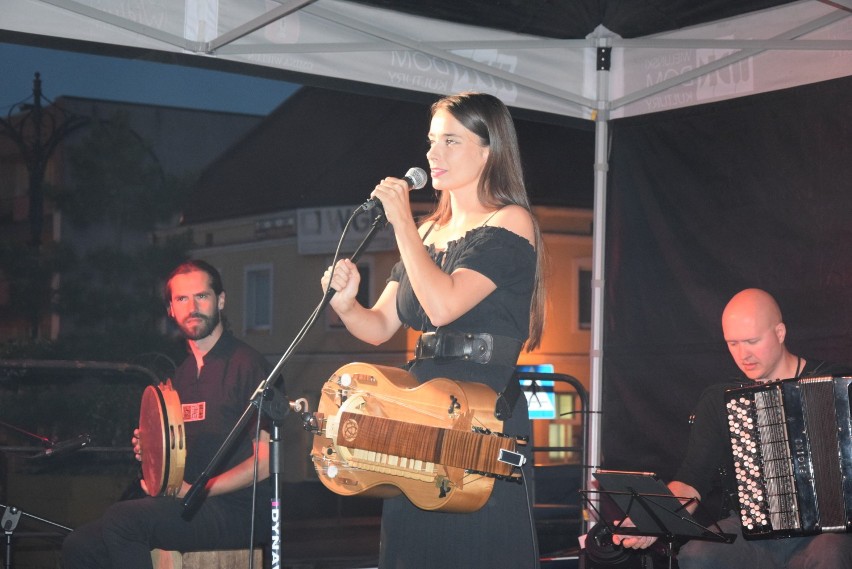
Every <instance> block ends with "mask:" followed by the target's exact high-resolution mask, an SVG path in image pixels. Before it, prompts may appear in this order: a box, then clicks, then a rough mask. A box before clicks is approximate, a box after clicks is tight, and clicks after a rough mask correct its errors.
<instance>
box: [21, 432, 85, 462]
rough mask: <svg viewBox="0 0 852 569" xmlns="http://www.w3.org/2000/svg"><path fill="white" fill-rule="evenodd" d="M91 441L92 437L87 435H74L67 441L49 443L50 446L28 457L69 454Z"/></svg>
mask: <svg viewBox="0 0 852 569" xmlns="http://www.w3.org/2000/svg"><path fill="white" fill-rule="evenodd" d="M91 442H92V437H90V436H89V435H80V436H78V437H74V438H73V439H68V440H67V441H62V442H60V443H54V444H52V445H50V447H48V448H46V449H44V450H43V451H41V452H40V453H38V454H34V455H33V456H31V457H30V458H48V457H53V458H55V457H57V456H62V455H65V454H71V453H72V452H74V451H77V450H80V449H81V448H84V447H86V446H88V445H89V443H91Z"/></svg>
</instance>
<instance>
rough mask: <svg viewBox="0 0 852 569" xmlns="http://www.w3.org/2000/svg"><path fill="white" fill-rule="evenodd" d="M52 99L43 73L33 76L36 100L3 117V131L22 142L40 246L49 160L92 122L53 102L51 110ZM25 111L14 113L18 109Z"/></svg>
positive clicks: (33, 230)
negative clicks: (44, 90)
mask: <svg viewBox="0 0 852 569" xmlns="http://www.w3.org/2000/svg"><path fill="white" fill-rule="evenodd" d="M42 100H44V101H47V102H48V103H51V104H52V102H51V101H50V100H48V99H47V98H46V97H45V96H44V95H43V94H42V91H41V74H39V73H38V72H36V74H35V78H34V79H33V96H32V103H23V104H21V105H17V107H14V106H13V107H12V108H11V109H10V110H9V114H8V115H7V117H6V118H5V119H3V118H0V134H3V135H5V136H7V137H8V138H10V139H11V140H12V141H14V142H15V144H16V145H17V146H18V149H19V151H20V153H21V156H22V157H23V158H24V162H25V163H26V166H27V172H28V174H29V188H28V190H29V192H28V197H29V215H28V219H29V226H30V228H29V229H30V232H29V234H30V235H29V237H30V239H29V245H30V246H31V247H32V248H33V249H34V250H36V251H37V250H39V249H40V247H41V244H42V233H43V230H44V176H45V171H46V170H47V163H48V161H49V160H50V157H51V156H52V155H53V152H54V151H55V150H56V148H57V146H58V145H59V143H60V142H61V141H62V140H63V139H64V138H65V137H66V136H68V135H69V134H71V133H72V132H74V131H75V130H77V129H79V128H82V127H83V126H86V124H88V123H89V119H88V118H87V117H78V116H75V115H72V114H71V113H69V112H67V111H65V110H64V109H62V108H60V107H58V106H57V105H52V107H51V108H50V111H49V112H46V109H45V108H44V107H43V106H42ZM16 108H17V110H19V111H23V112H21V113H20V114H17V115H14V116H13V113H14V112H15V110H16Z"/></svg>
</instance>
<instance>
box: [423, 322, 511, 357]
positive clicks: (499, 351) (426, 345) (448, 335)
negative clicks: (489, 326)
mask: <svg viewBox="0 0 852 569" xmlns="http://www.w3.org/2000/svg"><path fill="white" fill-rule="evenodd" d="M522 345H523V343H522V342H521V341H520V340H516V339H515V338H509V337H507V336H495V335H493V334H486V333H479V334H474V333H470V332H455V331H450V330H446V331H445V330H440V331H438V332H424V333H423V334H421V336H420V338H419V339H418V340H417V345H416V346H415V347H414V358H415V359H418V360H423V359H435V360H442V359H444V360H468V361H471V362H475V363H478V364H487V363H493V364H500V365H509V366H514V365H515V363H517V361H518V355H519V354H520V353H521V347H522Z"/></svg>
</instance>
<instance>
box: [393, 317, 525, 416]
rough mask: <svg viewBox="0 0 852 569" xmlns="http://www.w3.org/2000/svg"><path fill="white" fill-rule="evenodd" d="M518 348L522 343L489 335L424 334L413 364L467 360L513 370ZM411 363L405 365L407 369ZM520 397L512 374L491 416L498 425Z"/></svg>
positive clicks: (443, 331) (446, 332) (418, 344)
mask: <svg viewBox="0 0 852 569" xmlns="http://www.w3.org/2000/svg"><path fill="white" fill-rule="evenodd" d="M522 347H523V342H521V341H520V340H516V339H514V338H509V337H506V336H495V335H493V334H486V333H480V334H473V333H470V332H454V331H449V330H447V331H445V330H440V331H438V332H424V333H423V334H421V335H420V338H419V339H418V340H417V345H416V346H415V347H414V361H417V360H424V359H433V360H435V361H441V360H467V361H471V362H475V363H479V364H487V363H493V364H497V365H505V366H510V367H514V366H515V364H516V363H517V362H518V356H519V355H520V353H521V348H522ZM414 361H412V362H409V365H410V364H412V363H414ZM520 395H521V386H520V384H519V383H518V380H517V378H516V377H515V376H514V374H513V375H512V376H511V378H510V379H509V381H508V383H507V384H506V387H505V389H503V391H501V392H500V393H498V394H497V401H496V402H495V405H494V416H495V417H497V418H498V419H500V420H501V421H506V420H507V419H509V418H510V417H511V416H512V409H514V408H515V403H516V402H517V400H518V398H519V397H520Z"/></svg>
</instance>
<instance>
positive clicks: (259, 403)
mask: <svg viewBox="0 0 852 569" xmlns="http://www.w3.org/2000/svg"><path fill="white" fill-rule="evenodd" d="M373 209H374V210H375V218H374V219H373V223H372V225H371V226H370V230H369V231H368V232H367V234H366V235H365V236H364V239H363V240H362V241H361V244H360V245H358V248H357V249H356V250H355V252H354V253H353V254H352V256H351V257H350V260H351V261H352V262H353V263H355V262H357V261H358V259H359V258H360V257H361V255H362V254H363V252H364V251H365V250H366V249H367V246H368V245H369V244H370V242H371V241H372V240H373V238H374V237H375V235H376V233H377V232H378V231H379V230H380V229H382V228H383V227H384V226H385V225H387V218H386V217H385V211H384V209H383V208H382V206H381V204H377V205H376V206H375V207H374V208H373ZM335 292H336V291H335V290H334V289H333V288H331V287H329V288H328V290H327V291H326V292H325V294H323V298H322V300H321V301H320V303H319V305H317V307H316V309H314V312H313V313H312V314H311V316H310V317H309V318H308V320H307V322H306V323H305V325H304V326H303V327H302V330H300V332H299V333H298V334H297V336H296V339H295V340H294V341H293V343H291V344H290V346H289V347H288V348H287V350H286V351H285V352H284V355H282V356H281V359H280V360H278V363H277V364H276V365H275V367H274V368H273V369H272V371H271V372H270V373H269V376H267V378H266V379H264V380H263V381H261V382H260V384H259V385H258V386H257V389H255V392H254V393H253V394H252V396H251V398H250V400H249V404H248V406H247V407H246V409H245V411H243V414H242V416H240V418H239V419H238V420H237V423H236V424H235V425H234V427H233V428H232V429H231V432H230V433H229V434H228V436H227V437H226V438H225V441H224V442H223V443H222V445H221V446H220V447H219V449H218V450H217V451H216V454H215V455H214V456H213V458H212V459H211V460H210V463H209V464H208V465H207V467H205V469H204V470H203V471H202V473H201V475H200V476H199V477H198V480H196V481H195V482H194V483H193V484H192V486H191V487H190V489H189V491H188V492H187V493H186V495H185V496H184V498H183V502H182V505H183V508H184V511H183V516H184V517H185V518H189V517H191V516H192V514H193V513H194V512H195V510H196V508H197V507H198V506H199V505H200V503H201V500H202V498H203V496H204V488H205V487H206V486H207V482H209V481H210V478H211V477H212V475H213V473H214V472H216V471H217V470H218V468H219V466H220V465H221V463H222V461H223V460H224V457H225V456H226V455H227V454H228V452H229V451H230V450H231V447H232V446H233V445H234V443H235V441H236V438H237V437H238V436H239V434H240V433H241V432H242V430H243V428H245V425H246V424H247V423H248V421H249V419H250V418H251V416H252V414H253V409H252V408H253V407H256V408H257V409H258V412H261V411H262V412H263V413H265V414H266V416H267V417H268V418H269V419H270V420H271V421H272V432H271V434H270V439H269V478H270V483H271V484H272V516H271V524H272V525H271V528H272V534H271V535H272V544H271V549H272V551H271V553H272V569H278V568H279V567H280V561H281V521H282V516H281V497H280V484H279V481H280V464H279V463H280V456H281V448H280V442H281V438H280V435H281V432H280V431H281V424H282V422H283V421H284V418H285V417H286V416H287V415H289V413H290V411H291V410H292V411H295V412H297V413H300V415H301V418H302V420H303V422H304V423H305V425H306V428H307V425H308V424H309V423H310V421H311V418H310V413H309V412H308V409H307V401H305V400H304V399H298V400H296V401H290V400H288V399H287V397H286V395H284V393H283V392H282V393H281V396H280V397H278V396H276V393H278V392H279V390H278V389H276V388H275V387H274V383H275V379H276V378H277V376H278V374H279V373H280V372H281V370H282V369H283V368H284V365H285V364H286V363H287V361H288V360H289V359H290V357H291V356H292V355H293V353H294V351H295V349H296V347H298V345H299V344H300V343H301V341H302V340H303V339H304V337H305V335H306V334H307V332H308V331H309V330H310V329H311V328H312V327H313V325H314V324H315V323H316V320H317V317H318V316H319V314H320V313H321V312H322V311H323V310H324V309H325V307H326V306H328V303H329V302H330V301H331V297H332V296H334V293H335ZM251 545H252V546H253V544H251ZM253 562H254V556H251V557H250V558H249V567H250V568H251V566H252V564H253Z"/></svg>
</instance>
